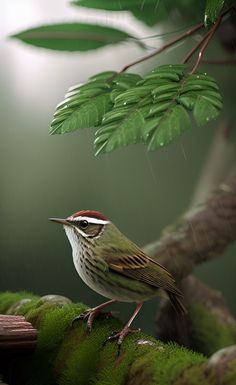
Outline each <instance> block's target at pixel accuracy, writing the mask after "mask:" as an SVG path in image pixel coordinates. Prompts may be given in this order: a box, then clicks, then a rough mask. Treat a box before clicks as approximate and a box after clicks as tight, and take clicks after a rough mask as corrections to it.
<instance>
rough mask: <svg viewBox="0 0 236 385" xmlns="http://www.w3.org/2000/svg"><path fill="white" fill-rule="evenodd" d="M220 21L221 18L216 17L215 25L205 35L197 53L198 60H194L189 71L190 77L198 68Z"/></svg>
mask: <svg viewBox="0 0 236 385" xmlns="http://www.w3.org/2000/svg"><path fill="white" fill-rule="evenodd" d="M221 20H222V16H220V17H218V19H217V21H216V23H215V24H214V25H213V27H212V28H211V29H210V32H209V33H208V34H207V36H206V39H204V41H203V44H202V47H201V49H200V51H199V54H198V58H197V60H196V63H195V64H194V66H193V68H192V70H191V71H190V75H192V74H193V73H194V72H195V71H196V70H197V68H198V66H199V64H200V61H201V59H202V56H203V54H204V51H205V49H206V48H207V46H208V44H209V42H210V40H211V38H212V37H213V35H214V34H215V32H216V30H217V28H218V27H219V25H220V23H221Z"/></svg>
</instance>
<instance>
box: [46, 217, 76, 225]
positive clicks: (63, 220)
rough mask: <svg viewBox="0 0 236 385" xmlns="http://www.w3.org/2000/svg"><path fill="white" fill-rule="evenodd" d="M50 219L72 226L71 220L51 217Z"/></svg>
mask: <svg viewBox="0 0 236 385" xmlns="http://www.w3.org/2000/svg"><path fill="white" fill-rule="evenodd" d="M49 221H52V222H56V223H60V224H61V225H66V226H72V224H71V223H70V222H68V221H67V220H66V219H61V218H49Z"/></svg>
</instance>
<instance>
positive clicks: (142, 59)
mask: <svg viewBox="0 0 236 385" xmlns="http://www.w3.org/2000/svg"><path fill="white" fill-rule="evenodd" d="M235 5H236V2H234V3H233V4H231V5H230V6H229V7H228V8H226V9H225V11H224V12H222V14H221V15H220V17H219V18H218V20H217V22H216V23H215V25H214V26H213V27H212V29H211V30H210V32H212V30H213V33H212V34H210V33H209V34H208V33H207V35H206V36H207V37H208V38H209V40H208V41H206V46H205V45H204V47H203V50H201V52H202V53H203V52H204V50H205V48H206V47H207V45H208V43H209V41H210V39H211V37H212V36H213V35H214V33H215V31H216V29H217V28H218V26H219V24H220V22H221V20H222V18H223V17H224V16H225V15H227V13H229V12H230V11H231V9H232V8H234V7H235ZM203 27H204V23H199V24H196V25H195V26H194V27H192V28H190V29H189V30H187V31H186V32H184V33H182V34H181V35H178V36H177V37H176V38H175V39H173V40H171V41H170V42H169V43H167V44H165V45H163V46H162V47H160V48H158V49H156V50H154V51H153V52H151V53H150V54H148V55H146V56H143V57H141V58H140V59H137V60H134V61H133V62H131V63H130V64H126V65H125V66H124V67H123V68H122V70H121V71H120V73H122V72H125V71H126V70H127V69H129V68H130V67H133V66H134V65H136V64H139V63H142V62H143V61H145V60H148V59H150V58H152V57H153V56H155V55H157V54H159V53H161V52H163V51H165V50H166V49H167V48H169V47H171V46H172V45H175V44H176V43H178V42H179V41H181V40H184V39H186V38H187V37H189V36H191V35H193V34H194V33H195V32H197V31H199V30H200V29H202V28H203ZM204 41H205V39H204ZM196 49H197V48H196ZM202 53H201V56H202ZM199 54H200V53H199ZM200 61H201V57H200V60H199V61H197V67H198V64H199V63H200ZM197 67H196V68H197ZM194 70H196V69H194Z"/></svg>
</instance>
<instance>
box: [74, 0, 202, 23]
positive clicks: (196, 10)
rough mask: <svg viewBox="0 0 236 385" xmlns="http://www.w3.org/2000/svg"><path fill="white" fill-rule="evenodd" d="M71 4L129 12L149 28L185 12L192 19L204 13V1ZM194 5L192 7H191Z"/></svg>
mask: <svg viewBox="0 0 236 385" xmlns="http://www.w3.org/2000/svg"><path fill="white" fill-rule="evenodd" d="M71 4H73V5H76V6H79V7H85V8H94V9H104V10H108V11H113V12H114V11H115V12H122V11H129V12H131V13H132V15H133V16H134V17H136V18H137V19H138V20H141V21H142V22H143V23H145V24H146V25H148V26H153V25H155V24H157V23H160V22H161V21H163V20H165V19H166V18H168V19H170V17H171V16H172V15H173V18H176V15H178V14H179V15H180V14H182V13H183V12H184V13H185V14H186V10H187V14H188V15H189V14H190V17H196V15H198V14H202V13H203V12H204V1H202V0H201V1H198V2H197V3H196V1H194V0H178V2H173V0H165V1H161V0H145V1H141V0H113V1H110V0H72V1H71ZM191 5H192V7H191Z"/></svg>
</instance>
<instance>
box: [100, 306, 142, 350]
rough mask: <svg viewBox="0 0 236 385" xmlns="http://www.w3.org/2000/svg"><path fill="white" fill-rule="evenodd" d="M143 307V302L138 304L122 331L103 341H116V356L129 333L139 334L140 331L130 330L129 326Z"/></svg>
mask: <svg viewBox="0 0 236 385" xmlns="http://www.w3.org/2000/svg"><path fill="white" fill-rule="evenodd" d="M142 306H143V302H141V303H139V304H138V305H137V307H136V309H135V311H134V313H133V315H132V317H131V318H130V319H129V321H128V322H127V324H126V325H125V326H124V327H123V329H122V330H120V331H119V332H117V333H116V332H115V333H114V334H112V335H111V336H110V337H108V338H107V339H106V341H105V343H106V342H108V341H111V340H117V343H118V354H119V353H120V346H121V344H122V342H123V341H124V339H125V337H126V336H127V335H128V334H129V333H137V332H140V331H141V329H135V330H133V329H131V328H130V325H131V324H132V322H133V320H134V319H135V317H136V316H137V314H138V313H139V312H140V310H141V308H142Z"/></svg>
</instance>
